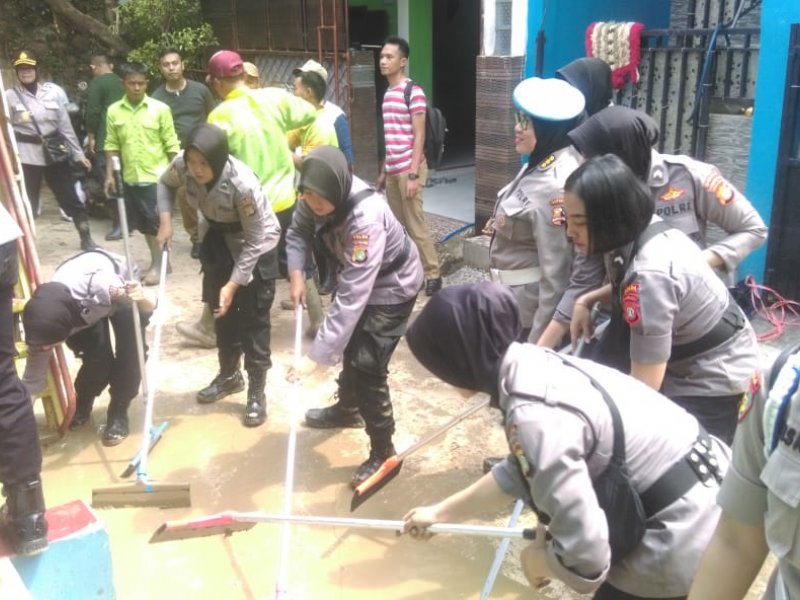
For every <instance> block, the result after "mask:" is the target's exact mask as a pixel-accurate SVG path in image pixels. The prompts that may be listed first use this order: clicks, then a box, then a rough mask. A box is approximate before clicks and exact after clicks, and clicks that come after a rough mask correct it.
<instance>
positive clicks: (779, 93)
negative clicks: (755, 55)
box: [739, 0, 800, 280]
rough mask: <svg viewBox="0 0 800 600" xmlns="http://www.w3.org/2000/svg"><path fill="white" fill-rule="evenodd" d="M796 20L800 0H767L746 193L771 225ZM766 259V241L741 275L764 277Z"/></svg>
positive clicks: (799, 15)
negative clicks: (784, 102)
mask: <svg viewBox="0 0 800 600" xmlns="http://www.w3.org/2000/svg"><path fill="white" fill-rule="evenodd" d="M792 23H800V2H798V0H764V3H763V4H762V5H761V51H760V52H759V59H758V79H757V81H756V101H755V113H754V115H753V137H752V141H751V142H750V143H751V147H750V166H749V167H748V170H747V188H746V193H747V197H748V198H749V199H750V201H751V202H752V203H753V205H754V206H755V207H756V209H757V210H758V212H759V213H760V214H761V216H762V217H763V218H764V220H765V221H767V224H769V221H768V219H769V218H770V213H771V212H772V200H773V193H774V191H775V168H776V166H777V162H778V144H779V143H780V134H781V117H782V113H783V100H784V92H785V89H786V60H787V57H788V46H789V28H790V26H791V24H792ZM766 258H767V245H766V244H764V245H763V246H762V247H761V248H759V249H758V250H757V251H755V252H753V253H752V254H751V255H750V256H748V257H747V258H746V259H745V260H744V261H743V262H742V266H741V268H740V269H739V274H740V275H744V274H747V273H752V274H753V275H755V276H756V277H757V278H758V279H759V280H761V279H762V278H763V275H764V268H765V266H766Z"/></svg>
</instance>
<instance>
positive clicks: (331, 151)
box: [297, 146, 353, 221]
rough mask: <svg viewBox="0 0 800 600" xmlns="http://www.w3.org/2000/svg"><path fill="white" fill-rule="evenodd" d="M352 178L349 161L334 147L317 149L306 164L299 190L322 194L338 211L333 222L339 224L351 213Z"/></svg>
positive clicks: (307, 159)
mask: <svg viewBox="0 0 800 600" xmlns="http://www.w3.org/2000/svg"><path fill="white" fill-rule="evenodd" d="M352 186H353V176H352V175H351V174H350V167H349V166H348V164H347V158H345V156H344V154H343V153H342V151H341V150H339V149H338V148H335V147H333V146H317V147H316V148H314V149H313V150H312V151H311V152H309V153H308V155H307V156H306V157H305V159H304V160H303V166H302V167H301V168H300V182H299V184H298V186H297V187H298V188H299V189H300V190H301V191H302V190H304V189H306V188H307V189H309V190H311V191H312V192H314V193H316V194H319V195H320V196H322V197H323V198H325V199H326V200H327V201H328V202H330V203H331V204H333V205H334V206H335V207H336V210H335V211H334V212H333V219H334V220H335V221H339V220H341V219H343V218H344V217H346V216H347V214H348V213H349V212H350V211H351V210H352V208H353V204H352V203H351V202H349V200H350V189H351V188H352Z"/></svg>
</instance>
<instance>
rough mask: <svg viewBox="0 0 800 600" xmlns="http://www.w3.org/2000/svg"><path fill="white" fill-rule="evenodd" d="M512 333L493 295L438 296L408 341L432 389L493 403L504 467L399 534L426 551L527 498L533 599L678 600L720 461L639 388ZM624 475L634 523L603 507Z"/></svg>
mask: <svg viewBox="0 0 800 600" xmlns="http://www.w3.org/2000/svg"><path fill="white" fill-rule="evenodd" d="M519 330H520V322H519V313H518V309H517V306H516V302H515V300H514V296H513V295H512V292H511V291H509V290H508V289H507V288H505V287H503V286H501V285H498V284H493V283H486V284H471V285H463V286H451V287H448V288H445V289H444V290H442V291H441V292H439V293H438V294H437V295H436V296H434V297H433V298H431V300H430V301H429V302H428V304H427V305H426V306H425V308H424V309H423V310H422V311H421V312H420V314H419V316H418V317H417V318H416V320H415V321H414V323H412V325H411V326H410V327H409V330H408V333H407V334H406V339H407V342H408V346H409V348H410V349H411V351H412V352H413V354H414V355H415V356H416V357H417V359H418V360H419V361H420V362H421V363H422V364H423V365H424V366H425V367H426V368H428V369H429V370H430V371H431V372H432V373H433V374H434V375H436V376H437V377H439V378H440V379H442V380H443V381H445V382H447V383H449V384H451V385H454V386H456V387H459V388H462V389H466V390H470V391H474V392H484V393H487V394H490V395H491V397H492V405H493V406H494V407H496V408H499V409H500V410H501V411H502V412H503V416H504V423H505V429H506V437H507V439H508V445H509V455H508V457H507V458H506V459H505V460H504V461H503V462H501V463H499V464H498V465H496V466H495V467H494V468H493V469H492V471H491V472H489V473H487V474H486V475H484V476H483V477H482V478H481V479H480V480H478V481H477V482H475V483H473V484H472V485H470V486H469V487H467V488H465V489H464V490H461V491H459V492H456V493H455V494H453V495H452V496H450V497H448V498H445V499H444V500H442V501H440V502H437V503H436V504H432V505H430V506H422V507H417V508H414V509H412V510H411V511H409V512H408V513H407V514H406V516H405V518H404V519H405V521H406V530H407V531H409V532H410V533H411V534H412V535H414V536H415V537H420V538H423V539H426V538H428V537H430V536H429V535H428V534H427V532H426V531H425V528H426V527H427V526H428V525H430V524H432V523H437V522H445V521H446V522H453V521H459V520H462V519H469V518H472V517H474V516H475V515H477V514H481V513H486V512H488V511H492V510H500V509H502V508H504V507H506V508H507V507H508V506H509V505H510V504H511V502H512V500H513V499H514V498H522V499H524V500H525V501H526V502H527V504H528V505H529V506H530V507H531V508H532V509H533V510H534V512H536V513H537V515H538V519H539V525H538V527H537V531H536V538H535V539H534V540H533V541H532V542H531V544H530V545H528V546H527V547H526V548H525V549H524V550H523V551H522V554H521V557H520V559H521V563H522V568H523V571H524V572H525V575H526V577H527V578H528V580H529V581H530V583H531V584H532V585H534V586H536V587H542V586H544V585H547V584H548V582H549V579H552V578H557V579H560V580H561V581H563V582H564V583H565V584H566V585H568V586H569V587H571V588H572V589H574V590H575V591H577V592H578V593H584V594H594V595H593V596H592V597H593V598H594V599H596V600H612V599H613V600H621V599H622V600H636V599H644V598H666V599H678V598H685V597H686V594H687V592H688V590H689V585H690V583H691V579H692V576H693V574H694V572H695V569H696V568H697V564H698V561H699V559H700V556H701V554H702V552H703V550H704V548H705V546H706V544H707V542H708V539H709V538H710V537H711V535H712V532H713V530H714V527H715V524H716V520H717V517H718V515H719V509H718V507H717V506H716V494H717V491H718V489H719V484H718V482H719V480H720V479H721V476H722V473H723V472H724V468H725V467H726V466H727V453H726V450H725V447H724V446H723V445H722V444H720V443H719V442H718V441H717V440H715V439H714V438H709V436H708V435H707V434H706V433H705V432H704V431H703V429H702V428H701V427H700V426H699V425H698V422H697V420H696V419H695V418H694V417H692V416H691V415H690V414H688V413H687V412H686V411H684V410H683V409H681V408H680V407H678V406H676V405H675V404H673V403H672V402H670V401H669V400H668V399H667V398H665V397H664V396H662V395H661V394H659V393H658V392H656V391H655V390H653V389H651V388H649V387H647V386H646V385H644V384H642V383H641V382H639V381H637V380H635V379H633V378H631V377H628V376H626V375H623V374H622V373H620V372H618V371H616V370H613V369H610V368H607V367H603V366H601V365H598V364H596V363H593V362H591V361H586V360H581V359H577V358H566V357H563V356H561V355H559V354H556V353H554V352H553V351H551V350H548V349H545V348H541V347H539V346H534V345H531V344H521V343H517V342H515V339H517V336H518V335H519ZM617 444H619V446H620V447H621V456H620V455H619V454H618V450H619V448H618V447H617ZM616 458H619V459H620V460H621V463H617V462H615V460H614V459H616ZM695 460H696V462H694V461H695ZM717 461H719V463H722V464H719V463H718V462H717ZM620 464H621V465H623V466H624V467H626V468H627V484H628V485H627V488H626V489H627V492H628V496H627V497H628V498H634V499H635V498H638V500H639V501H640V503H641V504H640V508H639V510H636V511H632V510H630V506H629V505H624V504H623V503H621V502H620V501H619V499H618V498H619V497H618V496H616V497H613V499H612V496H610V495H609V494H608V493H607V489H608V488H607V487H605V485H606V484H607V483H608V482H609V481H610V477H611V475H612V474H613V475H615V476H620V475H622V471H621V470H620V467H619V465H620ZM618 489H619V488H615V491H617V490H618ZM635 524H638V525H639V528H638V532H637V534H636V535H633V534H632V533H631V532H632V531H633V530H634V529H635V528H634V525H635Z"/></svg>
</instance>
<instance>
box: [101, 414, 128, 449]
mask: <svg viewBox="0 0 800 600" xmlns="http://www.w3.org/2000/svg"><path fill="white" fill-rule="evenodd" d="M129 433H130V429H129V427H128V415H115V414H111V413H110V412H109V415H108V419H107V421H106V426H105V427H104V428H103V435H102V436H101V437H100V441H101V442H102V444H103V446H117V445H119V444H121V443H122V442H123V441H125V438H127V437H128V434H129Z"/></svg>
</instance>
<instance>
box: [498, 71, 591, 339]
mask: <svg viewBox="0 0 800 600" xmlns="http://www.w3.org/2000/svg"><path fill="white" fill-rule="evenodd" d="M513 97H514V105H515V106H516V108H517V123H516V126H515V128H514V146H515V149H516V151H517V153H519V154H520V155H523V156H527V159H528V160H527V164H525V165H524V166H523V167H522V168H521V169H520V171H519V173H518V174H517V176H516V177H515V178H514V180H513V181H512V182H511V183H509V184H508V185H507V186H506V187H504V188H503V189H502V190H500V192H499V193H498V195H497V204H496V205H495V209H494V214H493V216H492V218H491V219H490V221H489V222H488V223H487V225H486V228H485V229H484V233H488V234H491V235H492V242H491V246H490V261H491V264H490V266H491V275H492V279H493V280H494V281H497V282H499V283H502V284H503V285H506V286H508V287H509V288H510V289H511V290H512V291H513V292H514V295H515V296H516V298H517V302H518V303H519V307H520V313H521V314H520V316H521V320H522V327H523V332H522V334H521V335H522V337H523V338H524V339H529V340H531V341H536V340H537V339H538V338H539V335H540V334H541V333H542V331H543V329H544V327H545V326H546V325H547V323H548V322H549V321H550V318H551V317H552V316H553V311H554V310H555V307H556V305H557V304H558V301H559V299H560V298H561V294H562V293H563V291H564V289H565V288H566V287H567V284H568V283H569V275H570V271H571V267H572V260H573V251H572V249H571V247H570V244H569V242H568V240H567V238H566V235H565V230H564V216H563V209H562V207H563V188H564V182H565V181H566V179H567V177H568V176H569V174H570V173H572V171H574V170H575V169H576V168H577V167H578V165H579V164H580V160H581V158H580V155H579V154H578V153H577V152H576V151H575V150H574V149H573V148H572V147H571V146H570V142H569V138H568V137H567V133H568V132H569V131H570V130H571V129H572V128H574V127H575V126H576V125H578V124H579V122H580V120H581V118H582V115H583V109H584V98H583V95H582V94H581V93H580V92H579V91H578V90H577V89H576V88H574V87H572V86H571V85H570V84H568V83H567V82H566V81H561V80H557V79H540V78H538V77H531V78H530V79H526V80H524V81H522V82H521V83H520V84H519V85H517V87H516V88H515V89H514V96H513Z"/></svg>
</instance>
